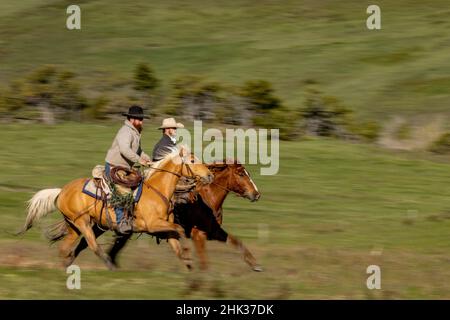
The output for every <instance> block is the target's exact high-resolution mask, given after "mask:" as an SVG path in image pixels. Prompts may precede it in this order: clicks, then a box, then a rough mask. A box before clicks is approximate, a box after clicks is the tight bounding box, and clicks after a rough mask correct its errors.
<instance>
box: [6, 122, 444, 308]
mask: <svg viewBox="0 0 450 320" xmlns="http://www.w3.org/2000/svg"><path fill="white" fill-rule="evenodd" d="M120 125H121V123H119V122H117V123H103V124H87V123H86V124H79V123H64V124H59V125H56V126H43V125H35V124H27V125H23V124H22V125H21V124H2V126H1V127H0V136H1V137H2V141H3V143H2V145H1V146H0V209H1V213H0V218H1V220H0V221H1V234H0V297H1V298H36V297H39V298H64V299H66V298H67V299H71V298H124V299H127V298H255V299H256V298H269V299H270V298H280V299H281V298H284V299H290V298H295V299H299V298H357V299H370V298H450V284H448V281H447V280H446V279H448V277H449V276H450V271H449V268H448V267H447V266H448V252H449V249H450V241H449V240H450V239H449V237H450V236H449V232H448V230H449V227H450V219H449V217H450V201H449V197H448V195H449V192H450V187H449V176H448V172H449V168H450V162H449V160H448V158H444V157H434V156H431V155H429V154H425V153H417V152H393V151H386V150H382V149H379V148H377V147H376V146H373V145H365V144H349V143H344V142H341V141H336V140H328V139H320V140H317V139H311V140H304V141H298V142H281V144H280V171H279V173H278V174H277V175H275V176H261V175H259V170H258V167H257V166H248V168H249V171H250V172H251V174H252V176H253V178H254V181H255V183H256V184H257V185H258V188H259V189H260V191H261V192H262V198H261V200H260V201H258V202H256V203H250V202H248V201H245V200H242V199H238V198H236V197H234V196H231V195H230V197H229V198H228V199H227V201H226V203H225V214H224V227H225V229H226V230H227V231H229V232H231V233H233V234H235V235H237V236H239V237H241V238H242V239H243V240H244V241H245V243H246V244H247V245H248V247H249V248H250V249H251V250H252V251H253V252H254V253H255V256H256V257H257V258H258V260H260V262H261V264H262V265H263V266H264V267H265V268H266V272H264V273H258V274H256V273H253V272H252V271H250V270H249V269H248V268H247V266H246V265H245V264H244V262H242V261H241V260H240V257H239V256H238V254H237V253H235V252H234V251H232V249H231V248H226V247H225V246H223V245H221V244H219V243H213V242H209V243H208V247H210V250H209V255H210V259H211V260H212V266H211V270H210V271H209V272H208V273H205V274H203V275H201V274H198V273H194V274H191V275H188V274H187V273H186V272H185V271H184V270H183V266H182V265H181V263H180V262H178V261H177V259H176V258H175V256H174V255H173V254H172V252H171V251H170V249H169V247H168V245H167V244H166V243H165V242H164V243H163V244H161V245H160V246H157V245H156V244H155V243H154V240H151V238H149V237H144V236H143V237H141V238H140V239H139V240H137V241H132V242H131V243H130V245H129V247H127V248H126V249H125V250H124V255H123V257H122V259H121V262H122V263H123V266H124V268H123V269H122V270H121V271H119V272H116V273H110V272H108V271H106V270H105V268H104V266H103V264H102V263H101V262H100V261H99V259H98V258H97V257H95V256H94V254H93V253H92V252H89V251H86V252H84V253H83V255H82V256H81V258H80V259H79V260H78V261H77V263H78V264H79V265H80V266H81V268H82V290H80V291H77V292H75V291H70V290H67V289H66V287H65V281H66V277H67V275H66V274H65V272H64V270H63V269H62V268H59V263H60V260H59V258H58V257H57V248H56V247H49V246H48V244H47V242H46V241H45V240H44V239H43V236H42V235H41V231H40V230H39V228H33V229H31V230H30V231H29V232H28V233H27V234H26V235H25V236H24V237H22V238H19V239H18V238H16V237H13V236H12V235H10V234H9V233H8V232H12V231H15V230H17V229H19V227H20V226H22V223H23V221H24V218H25V201H26V200H27V199H29V198H30V197H31V195H32V193H33V192H35V191H37V190H40V189H43V188H49V187H61V186H63V185H64V184H65V183H67V182H69V181H70V180H72V179H75V178H78V177H83V176H89V175H90V171H91V169H92V168H93V166H94V165H96V164H98V163H103V161H104V160H103V159H104V156H105V154H106V151H107V149H108V148H109V146H110V143H111V142H112V139H113V137H114V135H115V133H116V130H117V129H118V128H119V127H120ZM156 127H157V124H156V123H151V122H149V123H146V124H145V129H144V137H143V142H142V145H143V148H144V150H146V151H147V152H151V149H152V147H153V145H154V143H156V141H157V139H158V138H159V134H160V133H159V131H157V130H154V129H153V128H156ZM204 130H206V127H205V128H204ZM59 217H60V215H59V214H53V215H52V216H51V217H49V218H47V219H46V220H47V221H45V222H44V223H43V225H45V224H48V223H50V222H51V221H54V220H56V219H59ZM265 229H267V230H268V239H264V238H261V237H259V233H260V232H261V230H265ZM108 241H110V238H109V237H106V238H101V240H100V243H102V244H106V243H107V242H108ZM380 252H381V253H380ZM369 264H377V265H380V266H381V269H382V288H383V290H381V291H377V292H374V291H369V290H368V289H367V288H366V287H365V281H366V278H367V275H366V274H365V270H366V268H367V266H368V265H369ZM194 279H195V280H197V282H198V283H200V285H198V286H195V285H193V281H194ZM189 288H191V289H192V288H194V289H192V290H191V291H189Z"/></svg>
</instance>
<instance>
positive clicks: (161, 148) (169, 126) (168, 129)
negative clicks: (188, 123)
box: [153, 118, 184, 161]
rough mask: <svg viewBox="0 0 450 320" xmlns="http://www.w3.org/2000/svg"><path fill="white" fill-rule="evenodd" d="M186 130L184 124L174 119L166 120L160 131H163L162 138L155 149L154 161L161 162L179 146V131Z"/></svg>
mask: <svg viewBox="0 0 450 320" xmlns="http://www.w3.org/2000/svg"><path fill="white" fill-rule="evenodd" d="M178 128H184V125H183V124H182V123H179V122H176V121H175V119H174V118H166V119H164V120H163V122H162V125H161V126H160V127H159V128H158V130H162V137H161V139H160V140H159V141H158V143H157V144H156V145H155V147H154V148H153V161H159V160H161V159H162V158H164V156H165V155H166V154H168V153H170V152H172V151H173V150H174V149H175V148H176V145H177V138H176V137H177V129H178Z"/></svg>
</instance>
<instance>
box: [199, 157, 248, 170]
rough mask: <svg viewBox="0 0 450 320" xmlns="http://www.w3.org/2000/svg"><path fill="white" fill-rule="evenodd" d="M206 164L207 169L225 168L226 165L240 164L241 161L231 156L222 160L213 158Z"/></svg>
mask: <svg viewBox="0 0 450 320" xmlns="http://www.w3.org/2000/svg"><path fill="white" fill-rule="evenodd" d="M206 166H207V167H208V169H210V170H211V169H212V170H214V169H217V170H220V169H225V168H226V167H228V166H242V163H241V162H240V161H239V160H238V159H233V158H225V159H223V160H214V162H212V163H207V164H206Z"/></svg>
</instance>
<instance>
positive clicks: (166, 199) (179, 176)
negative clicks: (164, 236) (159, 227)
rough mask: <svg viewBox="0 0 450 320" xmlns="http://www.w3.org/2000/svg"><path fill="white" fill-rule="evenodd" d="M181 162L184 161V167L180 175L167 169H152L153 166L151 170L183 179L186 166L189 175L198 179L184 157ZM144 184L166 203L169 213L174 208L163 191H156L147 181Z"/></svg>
mask: <svg viewBox="0 0 450 320" xmlns="http://www.w3.org/2000/svg"><path fill="white" fill-rule="evenodd" d="M181 160H182V165H181V168H180V173H176V172H173V171H170V170H166V169H161V168H155V167H151V166H150V167H149V168H151V169H153V170H156V171H160V172H167V173H171V174H173V175H175V176H177V177H178V178H181V177H183V175H182V172H183V166H186V168H187V170H188V172H189V174H190V175H191V177H194V178H196V175H195V174H194V172H193V171H192V169H191V167H190V166H189V164H187V163H186V161H185V160H184V157H183V158H181ZM187 177H189V176H187ZM144 184H145V186H146V187H147V188H148V189H152V190H153V191H154V192H155V193H156V194H157V195H158V196H159V197H160V198H161V199H162V200H163V201H164V203H165V204H166V206H167V211H168V212H169V211H170V209H171V207H172V206H173V203H172V201H170V200H169V199H168V198H167V197H166V196H165V195H163V194H162V193H161V191H159V190H158V189H156V188H155V187H154V186H152V185H150V184H147V182H146V181H144Z"/></svg>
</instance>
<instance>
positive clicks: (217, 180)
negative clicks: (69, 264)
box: [54, 161, 262, 271]
mask: <svg viewBox="0 0 450 320" xmlns="http://www.w3.org/2000/svg"><path fill="white" fill-rule="evenodd" d="M207 167H208V169H209V170H210V171H211V172H212V173H213V174H214V180H213V182H212V183H210V184H208V185H198V186H197V188H196V191H197V192H198V196H197V199H196V200H195V201H194V202H193V203H188V204H176V205H175V208H174V215H175V222H176V223H178V224H180V225H181V226H183V228H184V231H185V234H186V235H187V236H190V237H191V239H192V241H193V242H194V245H195V249H196V252H197V255H198V257H199V259H200V267H201V268H202V269H206V268H207V258H206V252H205V245H206V240H207V239H208V240H218V241H222V242H226V243H228V244H231V245H232V246H233V247H235V248H237V249H238V250H239V251H240V252H241V254H242V257H243V259H244V261H245V262H246V263H247V264H248V265H249V266H250V267H251V268H252V269H253V270H254V271H262V268H261V266H259V265H258V264H257V263H256V259H255V258H254V257H253V255H252V254H251V253H250V251H249V250H248V249H247V248H246V247H245V246H244V244H243V243H242V241H241V240H239V239H238V238H237V237H235V236H233V235H231V234H229V233H227V232H226V231H225V230H224V229H222V227H221V224H222V205H223V203H224V201H225V198H226V197H227V195H228V194H229V193H230V192H232V193H235V194H236V195H238V196H240V197H244V198H247V199H249V200H250V201H257V200H258V199H259V197H260V196H261V195H260V193H259V191H258V188H257V187H256V185H255V183H254V182H253V180H252V179H251V178H250V175H249V173H248V171H247V170H246V169H245V167H244V166H243V165H242V164H240V163H238V162H237V161H224V162H221V163H217V162H215V163H213V164H208V165H207ZM63 222H64V221H63ZM62 227H63V228H64V225H63V226H62ZM102 233H103V231H102V230H100V229H96V235H98V236H99V235H101V234H102ZM130 236H131V234H130V235H124V236H122V237H118V238H116V241H115V243H114V245H113V246H112V248H111V249H110V250H109V255H110V257H111V259H112V261H114V262H115V261H116V258H117V254H118V253H119V251H120V250H121V249H122V248H123V247H124V245H125V244H126V242H127V241H128V239H129V238H130ZM54 239H58V235H56V236H55V237H54ZM86 247H87V243H86V241H83V240H81V241H80V243H79V244H78V246H77V248H75V249H74V257H76V256H78V254H79V253H80V252H81V251H82V250H84V249H85V248H86Z"/></svg>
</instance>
